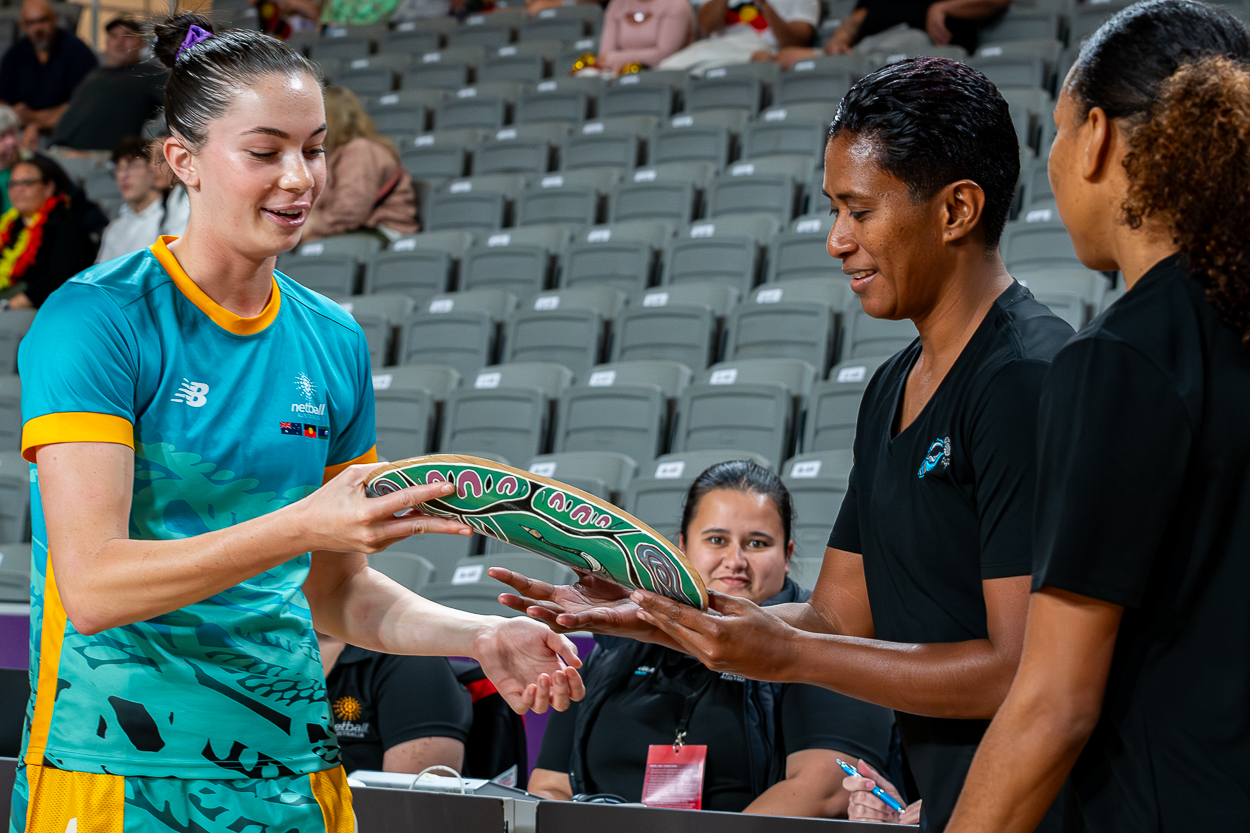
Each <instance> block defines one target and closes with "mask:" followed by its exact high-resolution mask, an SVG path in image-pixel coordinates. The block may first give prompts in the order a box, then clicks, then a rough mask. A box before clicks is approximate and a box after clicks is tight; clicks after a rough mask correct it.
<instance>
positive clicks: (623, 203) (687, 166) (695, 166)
mask: <svg viewBox="0 0 1250 833" xmlns="http://www.w3.org/2000/svg"><path fill="white" fill-rule="evenodd" d="M714 172H715V168H714V167H713V165H712V163H710V162H695V161H688V162H670V163H667V164H663V165H652V166H650V167H646V168H639V169H637V170H636V171H634V172H633V173H632V174H629V175H627V176H626V179H625V182H623V183H621V184H620V185H618V186H616V187H615V188H614V189H613V190H612V195H611V197H610V199H609V200H608V218H609V220H610V221H611V222H613V223H619V222H623V221H625V220H667V221H671V222H673V223H677V224H685V223H689V222H691V221H692V220H694V219H695V218H697V217H699V216H701V213H702V207H703V206H702V197H703V191H704V189H705V188H706V187H707V183H708V182H709V181H710V180H711V178H712V175H713V173H714Z"/></svg>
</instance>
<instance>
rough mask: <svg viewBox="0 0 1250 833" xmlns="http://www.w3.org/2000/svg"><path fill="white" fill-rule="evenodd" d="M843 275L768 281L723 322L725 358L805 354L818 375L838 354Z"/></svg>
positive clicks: (844, 290)
mask: <svg viewBox="0 0 1250 833" xmlns="http://www.w3.org/2000/svg"><path fill="white" fill-rule="evenodd" d="M848 294H849V289H848V287H847V284H846V283H845V282H844V281H841V280H837V279H835V278H834V277H833V276H832V275H831V276H829V277H827V278H807V279H797V280H793V281H788V282H787V283H785V284H765V285H763V286H761V287H759V288H758V289H756V290H755V292H754V293H753V295H752V298H751V300H748V301H747V302H746V303H743V304H740V305H738V306H737V307H735V308H734V309H733V311H732V312H730V314H729V318H728V320H727V321H726V322H725V331H726V333H725V336H726V337H725V360H726V361H736V360H739V359H759V358H790V359H801V360H803V361H805V362H807V363H808V364H811V365H814V366H815V368H816V371H817V373H818V374H820V375H824V372H825V370H826V369H827V368H828V367H829V365H830V364H831V363H832V362H833V361H834V360H835V358H836V357H835V351H836V350H837V347H838V322H839V320H840V318H841V313H842V307H843V305H844V304H845V303H846V296H847V295H848Z"/></svg>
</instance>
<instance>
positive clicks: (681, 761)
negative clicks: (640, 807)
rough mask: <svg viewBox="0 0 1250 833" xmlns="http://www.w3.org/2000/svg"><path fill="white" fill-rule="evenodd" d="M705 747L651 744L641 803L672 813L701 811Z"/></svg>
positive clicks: (705, 756) (705, 758) (648, 751)
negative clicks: (668, 809) (665, 809)
mask: <svg viewBox="0 0 1250 833" xmlns="http://www.w3.org/2000/svg"><path fill="white" fill-rule="evenodd" d="M706 764H707V747H706V746H696V745H694V744H675V743H673V744H670V743H663V744H654V745H652V746H649V747H648V748H647V774H646V777H645V778H644V779H643V782H642V803H643V804H645V805H647V806H648V807H669V808H671V809H675V810H700V809H702V808H703V769H704V766H705V765H706Z"/></svg>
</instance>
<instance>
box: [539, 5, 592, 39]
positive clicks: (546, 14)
mask: <svg viewBox="0 0 1250 833" xmlns="http://www.w3.org/2000/svg"><path fill="white" fill-rule="evenodd" d="M554 20H580V21H582V22H583V23H584V24H585V25H586V29H585V34H587V35H595V34H598V32H599V29H600V27H601V26H602V24H603V8H602V7H601V6H599V5H598V4H597V3H570V4H568V5H564V6H556V7H555V8H551V9H543V10H542V11H540V12H538V14H536V15H531V16H530V17H529V18H527V19H526V21H525V22H524V23H523V24H521V31H522V33H523V34H532V33H534V32H536V31H539V32H540V31H542V26H543V24H546V23H549V22H550V21H554ZM579 37H580V36H579Z"/></svg>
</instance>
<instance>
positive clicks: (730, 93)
mask: <svg viewBox="0 0 1250 833" xmlns="http://www.w3.org/2000/svg"><path fill="white" fill-rule="evenodd" d="M763 105H764V84H763V82H761V81H760V80H759V79H758V78H749V77H746V76H742V75H733V76H731V75H729V74H728V73H725V74H723V75H721V74H717V75H715V76H710V77H709V76H707V75H704V76H703V77H702V78H695V79H692V80H691V81H690V83H689V84H688V85H687V86H686V112H688V113H696V112H698V111H699V110H717V109H720V108H723V107H742V108H746V109H748V110H750V111H751V112H753V113H754V112H758V111H759V110H760V108H761V107H762V106H763Z"/></svg>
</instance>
